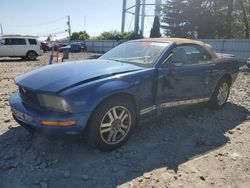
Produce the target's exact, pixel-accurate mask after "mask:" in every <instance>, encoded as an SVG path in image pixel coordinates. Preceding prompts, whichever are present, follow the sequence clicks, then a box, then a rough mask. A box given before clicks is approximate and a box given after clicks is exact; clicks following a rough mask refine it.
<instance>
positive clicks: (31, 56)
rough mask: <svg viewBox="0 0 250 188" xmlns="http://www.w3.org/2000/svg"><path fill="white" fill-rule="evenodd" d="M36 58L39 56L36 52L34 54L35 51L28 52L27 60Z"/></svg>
mask: <svg viewBox="0 0 250 188" xmlns="http://www.w3.org/2000/svg"><path fill="white" fill-rule="evenodd" d="M36 57H37V54H36V52H34V51H29V52H27V54H26V58H27V59H28V60H30V61H34V60H36Z"/></svg>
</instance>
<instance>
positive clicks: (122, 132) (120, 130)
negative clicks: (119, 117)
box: [118, 128, 126, 135]
mask: <svg viewBox="0 0 250 188" xmlns="http://www.w3.org/2000/svg"><path fill="white" fill-rule="evenodd" d="M118 132H120V133H121V134H122V135H124V134H126V132H125V131H124V130H122V129H121V128H120V129H119V130H118Z"/></svg>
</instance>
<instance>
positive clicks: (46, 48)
mask: <svg viewBox="0 0 250 188" xmlns="http://www.w3.org/2000/svg"><path fill="white" fill-rule="evenodd" d="M41 46H42V50H43V53H45V52H47V51H50V48H49V46H48V43H47V42H41Z"/></svg>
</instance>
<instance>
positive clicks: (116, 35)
mask: <svg viewBox="0 0 250 188" xmlns="http://www.w3.org/2000/svg"><path fill="white" fill-rule="evenodd" d="M138 38H142V37H141V36H140V35H139V36H138V35H135V34H134V33H133V32H124V33H120V32H119V31H105V32H103V33H101V34H100V35H98V36H95V37H92V38H91V39H92V40H131V39H138Z"/></svg>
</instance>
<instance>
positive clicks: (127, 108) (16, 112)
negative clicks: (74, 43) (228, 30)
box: [10, 38, 239, 151]
mask: <svg viewBox="0 0 250 188" xmlns="http://www.w3.org/2000/svg"><path fill="white" fill-rule="evenodd" d="M238 71H239V64H238V62H237V61H236V60H235V59H233V58H230V57H221V56H218V55H217V54H216V53H215V52H214V50H213V49H212V47H211V46H210V45H208V44H206V43H203V42H200V41H195V40H190V39H178V38H159V39H141V40H135V41H128V42H125V43H123V44H120V45H119V46H117V47H115V48H113V49H112V50H110V51H109V52H107V53H106V54H104V55H103V56H101V57H100V58H99V59H96V60H84V61H78V62H67V63H63V64H56V65H48V66H45V67H43V68H40V69H37V70H34V71H32V72H29V73H26V74H24V75H21V76H18V77H16V78H15V82H16V84H17V85H18V86H19V92H17V93H13V94H12V96H11V98H10V106H11V109H12V113H13V117H14V119H15V120H16V121H17V122H18V123H19V124H21V125H22V126H23V127H25V128H27V129H28V130H29V131H32V132H33V131H34V132H36V133H39V134H41V135H45V136H46V135H50V134H52V135H54V134H60V135H74V136H76V135H85V136H86V139H87V141H88V143H89V144H91V145H92V146H94V147H97V148H99V149H100V150H102V151H111V150H114V149H116V148H118V147H120V146H121V145H123V144H124V143H125V142H126V141H127V140H128V138H129V136H130V135H131V133H132V132H133V129H134V128H135V126H136V124H137V123H138V121H139V120H148V119H151V118H153V117H157V116H158V115H159V114H161V113H164V111H165V109H169V108H174V107H177V106H178V107H179V106H184V105H192V104H197V103H206V104H208V105H209V106H210V107H211V108H213V109H220V108H222V107H223V106H224V105H225V103H226V101H227V98H228V96H229V91H230V87H231V85H232V83H233V82H234V81H235V79H236V77H237V74H238Z"/></svg>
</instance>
